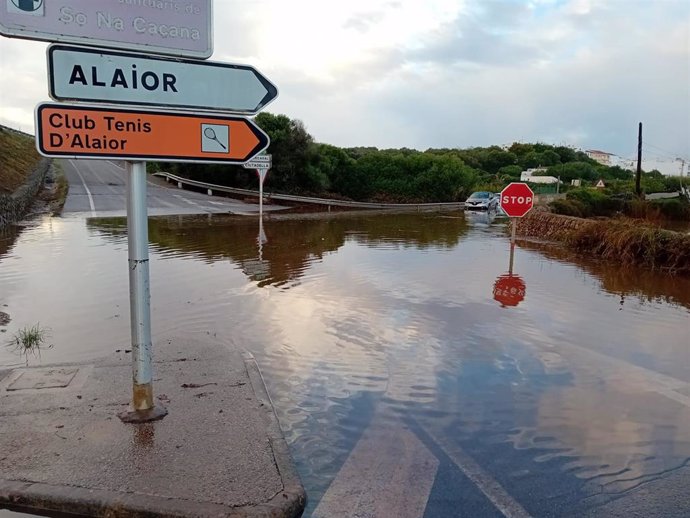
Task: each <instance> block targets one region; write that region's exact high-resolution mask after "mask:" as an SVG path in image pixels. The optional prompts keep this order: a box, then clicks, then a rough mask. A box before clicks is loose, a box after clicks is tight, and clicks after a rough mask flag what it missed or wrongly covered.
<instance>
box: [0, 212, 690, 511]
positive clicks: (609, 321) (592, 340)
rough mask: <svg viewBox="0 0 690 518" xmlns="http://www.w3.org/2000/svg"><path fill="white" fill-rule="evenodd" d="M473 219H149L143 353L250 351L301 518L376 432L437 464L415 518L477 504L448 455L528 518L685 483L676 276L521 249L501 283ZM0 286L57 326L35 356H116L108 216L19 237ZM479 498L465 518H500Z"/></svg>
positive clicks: (682, 299) (496, 235)
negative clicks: (301, 488)
mask: <svg viewBox="0 0 690 518" xmlns="http://www.w3.org/2000/svg"><path fill="white" fill-rule="evenodd" d="M472 218H473V217H472V216H469V217H467V218H466V217H465V216H464V215H463V214H462V213H453V214H405V215H402V214H387V215H378V216H371V215H367V216H365V215H345V216H339V217H331V218H326V219H321V218H313V217H307V216H302V217H299V218H297V219H289V218H287V217H285V218H284V219H281V218H273V217H272V218H270V219H267V220H265V221H264V223H263V232H264V234H265V239H263V238H262V237H261V228H260V227H259V222H258V221H257V220H256V219H254V218H241V219H240V218H236V217H227V216H226V217H215V216H214V217H210V218H209V217H206V216H204V217H179V218H178V217H165V218H152V219H151V220H150V230H149V233H150V240H151V283H152V284H151V293H152V317H153V326H152V327H153V334H154V344H155V347H165V346H166V343H165V342H164V341H162V340H158V341H157V338H158V339H159V338H160V337H161V336H171V335H172V336H176V337H179V338H180V339H184V337H185V336H191V335H193V336H195V337H199V336H204V335H206V334H207V333H208V334H211V335H214V336H216V337H217V339H218V340H221V341H223V342H227V343H233V344H236V345H237V346H240V347H243V348H246V349H248V350H250V351H251V352H252V353H253V354H254V355H255V356H256V357H257V359H258V361H259V362H260V365H261V367H262V370H263V371H264V374H265V378H266V382H267V384H268V387H269V392H270V393H271V395H272V397H273V401H274V403H275V405H276V411H277V413H278V415H279V418H280V422H281V426H282V427H283V430H284V432H285V435H286V438H287V440H288V442H289V443H290V446H291V450H292V453H293V455H294V457H295V460H296V462H297V465H298V469H299V471H300V475H301V476H302V478H303V481H304V483H305V485H306V487H307V491H308V493H309V497H310V502H309V508H308V511H307V514H306V516H309V514H310V513H312V512H313V511H314V509H316V507H317V506H318V505H319V503H320V502H321V501H322V499H323V501H324V502H328V501H329V498H328V496H329V494H328V492H329V491H333V489H332V488H333V487H339V488H341V491H342V490H343V489H342V488H343V487H346V486H344V483H343V481H342V478H341V479H340V481H339V482H338V483H337V484H333V482H334V481H335V480H337V479H338V477H342V472H341V469H342V468H343V466H346V467H347V470H346V471H348V472H350V473H353V472H354V473H356V472H357V469H358V465H357V462H358V459H362V458H365V459H366V458H367V457H366V456H365V455H362V453H361V452H362V451H363V450H362V449H361V448H362V447H363V446H362V444H365V443H366V448H367V449H366V450H364V451H366V452H374V453H370V455H371V454H375V452H377V451H381V452H384V451H391V449H390V448H385V447H381V448H377V442H376V441H381V440H385V437H403V438H405V440H409V441H410V444H414V445H415V448H426V449H427V450H428V451H423V452H417V453H418V455H416V458H421V459H429V458H430V456H431V457H434V458H435V459H436V461H434V462H430V463H429V466H432V467H433V469H431V468H429V470H427V471H428V473H429V476H432V477H434V480H433V481H431V480H425V481H423V482H424V483H420V484H418V485H410V490H411V491H412V490H418V489H419V488H422V487H423V488H426V489H425V491H428V492H429V494H428V495H423V499H424V501H427V507H426V515H427V516H452V515H453V512H454V510H455V509H457V508H459V506H461V505H464V501H463V500H462V499H463V498H466V497H469V496H471V494H470V493H471V488H470V486H471V484H470V483H469V482H468V481H467V480H466V479H465V478H463V475H462V473H461V472H460V471H458V469H459V468H458V467H457V466H456V465H455V464H454V461H453V459H457V458H458V457H457V456H453V455H452V454H451V453H452V451H454V450H458V449H459V450H462V451H463V452H465V454H466V455H467V456H468V457H469V458H472V459H473V460H474V461H475V462H476V463H477V464H479V465H480V466H481V467H482V468H483V469H484V471H485V472H486V473H487V474H488V475H489V476H491V477H492V478H493V479H495V480H497V481H498V482H499V483H500V485H501V486H502V487H503V488H505V490H506V491H507V492H508V493H509V494H510V495H512V497H513V498H515V499H517V500H518V501H519V502H520V503H521V504H522V506H523V507H524V508H525V509H527V511H528V512H529V513H531V514H532V515H534V516H577V515H578V514H580V515H582V514H584V513H588V512H590V511H592V509H594V510H595V511H594V512H596V506H598V505H601V504H605V503H607V502H609V501H611V500H613V499H615V498H618V497H620V496H621V495H623V496H626V497H628V495H629V494H631V493H629V492H630V491H631V490H634V488H636V487H641V486H642V487H644V485H645V484H647V483H649V482H651V481H654V480H658V479H659V478H660V477H661V475H660V473H665V475H663V476H665V477H666V476H673V474H675V473H677V472H678V470H679V469H681V467H682V466H683V465H684V464H685V463H686V462H687V459H688V457H690V384H689V382H690V361H688V360H690V356H689V352H688V348H687V343H686V342H687V336H688V333H689V332H690V319H688V312H689V309H690V299H689V298H688V297H690V295H688V294H690V280H688V279H680V278H672V277H671V278H669V277H668V276H664V275H660V274H656V273H652V272H648V273H644V272H635V274H634V275H628V274H626V273H625V272H621V271H620V270H619V269H617V268H612V267H609V266H606V265H603V264H600V263H593V262H588V261H582V260H580V259H576V258H573V257H572V256H570V255H568V254H567V253H565V252H563V251H553V250H552V249H548V250H547V249H542V247H541V246H540V245H533V244H530V243H521V244H520V246H519V247H518V250H517V252H516V254H515V270H516V271H519V272H520V276H519V277H517V276H516V275H513V276H512V277H511V276H510V275H508V276H503V275H502V276H499V274H500V272H504V271H505V268H506V263H507V260H508V254H509V248H510V244H509V241H508V239H507V238H506V235H505V231H504V228H503V225H501V224H498V225H496V224H493V225H492V224H491V222H483V221H475V219H477V218H475V219H472ZM257 237H258V239H257ZM497 276H499V281H501V282H503V281H502V279H506V278H510V279H512V280H511V281H510V282H511V283H514V286H513V288H514V291H512V290H511V289H510V286H509V287H508V292H507V294H505V293H504V290H503V289H501V293H500V294H499V297H501V298H504V300H503V304H504V305H506V306H507V305H511V304H512V306H511V310H510V311H505V310H504V309H502V308H501V307H499V305H498V304H496V300H498V301H499V302H501V299H500V298H499V299H496V298H495V297H496V292H495V291H494V292H491V291H489V290H488V289H487V287H488V286H489V285H490V284H491V285H494V283H497V282H498V281H496V277H497ZM669 279H670V280H669ZM527 284H529V286H530V293H529V297H525V296H524V291H525V290H526V288H525V286H526V285H527ZM0 285H2V286H3V291H2V292H1V293H0V297H1V299H0V303H8V304H9V305H10V306H12V307H13V308H14V311H15V312H16V319H19V320H25V319H26V318H27V316H28V315H30V314H38V315H40V316H41V321H43V320H44V319H45V320H46V322H49V323H50V325H51V327H52V328H53V340H54V341H55V343H56V348H58V347H59V348H60V355H59V356H51V358H46V359H47V360H52V361H72V360H74V359H84V358H93V357H96V356H99V355H103V354H107V353H108V352H110V351H111V350H113V349H115V348H119V347H121V346H122V345H123V344H125V345H126V344H127V343H128V340H129V336H128V330H129V323H128V319H127V301H128V291H127V258H126V239H125V224H124V220H122V219H114V220H95V219H92V220H88V221H87V223H86V226H85V224H84V220H80V219H75V220H64V221H62V223H61V227H60V230H59V232H55V231H53V232H52V233H51V232H49V230H48V228H47V223H45V224H44V225H42V226H39V227H37V228H35V229H30V230H27V231H26V232H25V233H23V234H22V236H21V237H20V238H19V239H18V240H17V244H16V246H15V248H14V249H13V250H11V251H10V252H8V253H7V254H6V255H5V257H1V258H0ZM6 287H7V288H6ZM505 297H507V298H505ZM622 298H623V299H624V304H623V305H621V299H622ZM517 299H520V300H517ZM506 302H507V303H506ZM123 314H124V318H123V317H122V315H123ZM10 325H11V326H13V325H15V315H13V321H12V322H11V323H10ZM51 354H53V352H52V351H47V352H46V356H49V355H51ZM8 361H9V359H8V358H7V356H3V352H2V351H0V365H2V364H3V363H4V362H8ZM403 428H404V430H405V431H402V429H403ZM387 429H390V430H391V433H390V434H386V433H380V432H381V430H384V431H385V430H387ZM410 434H413V435H414V437H416V439H414V440H413V438H411V437H410ZM382 438H384V439H382ZM138 440H139V439H138ZM140 441H141V442H142V444H140V445H139V446H140V447H141V446H144V447H145V446H146V444H147V439H146V437H143V438H141V439H140ZM153 447H154V449H155V445H154V446H153ZM353 452H355V453H353ZM429 452H431V453H429ZM371 462H373V463H376V462H377V461H376V460H374V459H372V460H371ZM401 462H402V460H401ZM386 465H387V463H384V462H381V463H377V464H376V466H377V469H379V470H384V467H383V466H386ZM360 467H361V466H360ZM362 469H364V470H366V469H367V466H364V467H362ZM401 469H402V468H401ZM383 472H385V470H384V471H383ZM425 473H426V471H425ZM669 474H670V475H669ZM391 476H392V475H391ZM420 476H421V475H420ZM468 495H469V496H468ZM482 498H484V497H482V496H481V494H480V495H479V496H478V497H477V502H479V503H478V504H477V505H480V508H479V511H477V513H476V515H477V516H483V515H485V514H482V512H483V511H482V510H484V511H486V510H487V509H489V511H491V509H493V508H491V506H490V505H489V507H487V508H481V505H488V504H486V502H484V504H481V501H482V500H481V499H482ZM676 504H677V502H675V503H674V504H673V505H676ZM324 505H325V504H324ZM660 505H662V506H663V503H662V504H660ZM667 505H671V504H667ZM662 509H663V507H662ZM602 512H603V511H602ZM487 513H488V512H487ZM489 515H490V514H489Z"/></svg>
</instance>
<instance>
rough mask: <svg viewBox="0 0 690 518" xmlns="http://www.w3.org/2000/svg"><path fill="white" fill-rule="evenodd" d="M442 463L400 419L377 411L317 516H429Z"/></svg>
mask: <svg viewBox="0 0 690 518" xmlns="http://www.w3.org/2000/svg"><path fill="white" fill-rule="evenodd" d="M438 465H439V461H438V459H437V458H436V457H435V456H434V454H433V453H431V452H430V451H429V450H428V449H427V448H426V446H424V444H423V443H422V442H421V441H420V440H419V439H418V438H417V436H416V435H415V434H414V433H412V432H411V431H410V430H408V429H407V428H406V427H405V425H404V424H403V423H402V422H401V421H400V420H398V419H395V418H390V417H388V418H386V417H384V416H377V417H374V419H373V420H372V422H371V424H370V425H369V428H367V429H366V430H365V431H364V434H363V435H362V438H361V439H360V440H359V441H358V442H357V445H356V446H355V448H354V449H353V450H352V452H351V453H350V456H349V457H348V458H347V460H346V461H345V464H344V465H343V467H342V468H341V470H340V471H339V472H338V474H337V475H336V477H335V480H333V482H331V485H330V486H329V488H328V490H327V491H326V493H325V494H324V495H323V498H322V499H321V501H320V502H319V505H318V506H317V508H316V509H315V510H314V514H313V515H312V516H313V518H334V517H338V516H361V517H364V516H369V517H375V516H376V517H379V516H394V517H396V518H419V517H420V516H424V510H425V509H426V505H427V502H428V500H429V494H430V493H431V488H432V487H433V485H434V479H435V478H436V471H437V470H438Z"/></svg>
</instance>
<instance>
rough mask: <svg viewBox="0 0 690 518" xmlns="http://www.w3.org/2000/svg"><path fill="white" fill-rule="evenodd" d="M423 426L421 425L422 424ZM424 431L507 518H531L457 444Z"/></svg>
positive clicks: (427, 430)
mask: <svg viewBox="0 0 690 518" xmlns="http://www.w3.org/2000/svg"><path fill="white" fill-rule="evenodd" d="M420 425H421V423H420ZM422 427H423V428H424V431H425V432H426V433H427V434H429V437H431V438H432V439H433V440H434V442H435V443H436V444H438V446H439V447H440V448H441V449H442V450H443V452H444V453H445V454H446V455H448V457H449V458H450V459H451V460H452V461H453V462H454V463H455V465H456V466H457V467H458V468H460V471H462V472H463V473H464V474H465V476H466V477H467V478H469V479H470V480H471V481H472V482H473V483H474V485H476V486H477V487H478V488H479V490H480V491H481V492H482V493H484V495H485V496H486V498H488V499H489V500H490V501H491V503H492V504H494V506H495V507H496V509H498V510H499V511H500V512H501V513H502V514H503V516H505V517H506V518H531V517H530V514H529V513H528V512H527V511H525V508H524V507H522V506H521V505H520V504H519V503H518V502H517V500H515V499H514V498H513V497H512V496H510V494H508V492H507V491H506V490H505V489H503V486H501V484H499V483H498V481H497V480H495V479H494V478H493V477H492V476H491V475H490V474H489V473H487V472H486V471H485V470H484V469H483V468H482V467H481V466H480V465H479V464H477V463H476V462H475V460H474V459H473V458H472V457H470V456H469V455H468V454H467V453H465V452H464V451H463V450H462V448H460V447H459V446H457V445H455V444H450V443H449V442H448V440H447V439H445V438H443V437H440V436H438V435H436V434H434V433H433V432H432V431H431V430H430V429H429V428H427V427H426V426H422Z"/></svg>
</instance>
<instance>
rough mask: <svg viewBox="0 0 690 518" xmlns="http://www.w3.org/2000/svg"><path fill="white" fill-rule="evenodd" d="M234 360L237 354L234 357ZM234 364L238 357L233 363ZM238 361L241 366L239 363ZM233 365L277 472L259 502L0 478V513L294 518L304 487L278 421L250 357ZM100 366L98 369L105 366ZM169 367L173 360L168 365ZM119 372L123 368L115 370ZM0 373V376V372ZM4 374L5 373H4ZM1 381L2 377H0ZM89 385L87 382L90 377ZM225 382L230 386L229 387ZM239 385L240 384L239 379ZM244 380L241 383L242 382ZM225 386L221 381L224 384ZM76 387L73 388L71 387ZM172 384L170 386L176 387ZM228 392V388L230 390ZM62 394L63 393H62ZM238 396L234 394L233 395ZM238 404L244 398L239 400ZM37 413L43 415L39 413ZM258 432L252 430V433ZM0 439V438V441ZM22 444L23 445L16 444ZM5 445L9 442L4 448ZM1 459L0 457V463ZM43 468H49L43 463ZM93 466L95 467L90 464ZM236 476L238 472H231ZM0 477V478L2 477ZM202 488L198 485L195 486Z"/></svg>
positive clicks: (302, 504)
mask: <svg viewBox="0 0 690 518" xmlns="http://www.w3.org/2000/svg"><path fill="white" fill-rule="evenodd" d="M236 354H237V355H238V356H239V354H240V352H239V351H237V353H236ZM236 358H237V360H240V358H239V357H236ZM242 360H243V363H240V361H242ZM240 361H237V362H236V372H237V373H238V374H239V372H242V371H244V374H246V376H247V377H248V378H249V384H248V385H249V386H247V387H246V391H247V392H248V393H249V392H251V393H252V395H253V396H254V398H252V399H254V403H253V405H256V406H254V408H257V407H258V413H257V414H256V417H257V418H258V421H256V422H258V423H263V426H260V427H259V428H260V429H261V430H260V431H261V432H262V435H263V434H264V433H265V437H266V438H267V440H268V444H267V446H268V448H267V452H268V458H267V460H268V463H269V465H270V463H273V465H274V468H275V470H276V472H277V477H276V479H277V484H276V486H275V488H274V489H272V490H271V492H269V493H268V494H267V495H266V496H265V497H264V498H265V499H264V498H262V499H260V500H254V501H253V502H252V503H241V502H237V504H236V505H233V504H232V502H228V503H221V502H213V501H200V500H196V499H193V498H189V496H182V495H179V496H177V495H176V494H175V493H170V494H164V495H161V494H155V493H154V490H151V491H145V492H141V493H140V492H133V491H130V490H127V491H125V490H114V489H113V488H106V487H96V488H89V487H84V485H83V484H71V485H70V484H67V483H66V484H64V485H63V484H56V483H54V482H52V481H41V482H33V481H31V480H30V479H26V478H22V477H21V476H20V477H17V478H14V479H13V480H10V479H7V478H4V477H7V475H8V473H4V474H0V509H10V510H15V511H22V512H28V513H32V514H41V515H43V514H46V515H49V516H65V517H67V516H70V517H76V516H82V517H86V516H91V517H104V518H106V517H107V518H163V517H172V518H197V517H198V518H215V517H218V518H220V517H224V518H298V517H300V516H301V515H302V513H303V511H304V507H305V504H306V494H305V490H304V487H303V486H302V483H301V481H300V479H299V476H298V474H297V472H296V470H295V467H294V464H293V461H292V458H291V457H290V453H289V449H288V446H287V443H286V441H285V438H284V437H283V434H282V431H281V429H280V425H279V423H278V418H277V416H276V414H275V411H274V408H273V405H272V402H271V399H270V397H269V395H268V391H267V389H266V386H265V383H264V380H263V377H262V375H261V372H260V370H259V367H258V364H257V362H256V360H255V359H254V357H253V356H252V355H251V354H249V353H244V354H242V358H241V360H240ZM110 364H111V362H110V361H104V362H103V363H102V364H101V365H100V367H99V368H104V366H105V365H110ZM169 364H170V365H173V364H174V360H173V361H172V362H170V363H169ZM119 368H120V369H125V370H126V369H127V366H126V365H125V366H123V365H120V367H119ZM3 372H4V371H3ZM5 374H6V372H5ZM0 377H2V372H0ZM90 379H93V376H90ZM233 379H237V378H232V376H230V382H232V381H233ZM240 379H241V378H240ZM244 379H246V378H244ZM226 382H227V380H226ZM75 383H76V382H75ZM178 383H179V381H178V382H174V384H175V385H176V384H178ZM230 386H233V385H230ZM65 390H67V389H65ZM238 390H239V389H238ZM242 399H244V397H243V398H242ZM38 411H39V412H44V411H43V410H42V409H39V410H38ZM257 431H258V430H257ZM0 437H1V435H0ZM22 440H23V439H22ZM9 444H11V442H10V443H9ZM4 453H8V454H9V452H3V451H0V460H1V459H2V458H3V456H4ZM46 462H50V460H49V459H48V460H47V461H46ZM93 462H98V461H97V460H95V459H94V461H93ZM237 468H238V469H239V470H240V471H241V468H242V466H237ZM3 475H4V477H3ZM201 482H202V484H203V480H202V481H201Z"/></svg>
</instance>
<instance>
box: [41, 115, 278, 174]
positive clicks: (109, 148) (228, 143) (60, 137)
mask: <svg viewBox="0 0 690 518" xmlns="http://www.w3.org/2000/svg"><path fill="white" fill-rule="evenodd" d="M269 142H270V141H269V138H268V135H266V134H265V133H264V132H263V131H261V129H260V128H259V127H258V126H256V125H255V124H254V123H253V122H252V121H250V120H248V119H245V118H244V117H233V116H219V115H197V114H194V113H184V112H169V111H165V112H159V111H150V110H129V109H120V108H102V107H98V108H97V107H90V106H77V105H69V104H49V103H44V104H39V105H38V106H37V107H36V145H37V147H38V151H39V153H41V154H42V155H44V156H48V157H74V158H110V159H116V160H137V161H139V160H165V161H167V162H221V163H228V162H229V163H236V164H240V163H244V162H246V161H247V160H249V159H251V158H253V157H254V155H256V154H257V153H259V152H261V151H263V150H264V149H266V148H267V147H268V144H269Z"/></svg>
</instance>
